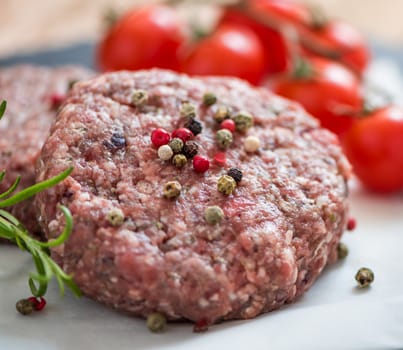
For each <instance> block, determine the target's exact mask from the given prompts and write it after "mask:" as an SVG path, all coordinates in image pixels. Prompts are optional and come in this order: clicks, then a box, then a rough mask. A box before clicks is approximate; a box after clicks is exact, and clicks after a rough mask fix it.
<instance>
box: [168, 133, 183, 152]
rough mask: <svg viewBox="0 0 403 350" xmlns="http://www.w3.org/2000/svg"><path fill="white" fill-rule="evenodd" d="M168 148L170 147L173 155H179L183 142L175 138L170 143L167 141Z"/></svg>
mask: <svg viewBox="0 0 403 350" xmlns="http://www.w3.org/2000/svg"><path fill="white" fill-rule="evenodd" d="M168 146H169V147H171V149H172V152H174V153H175V154H176V153H181V152H182V148H183V141H182V140H181V139H180V138H178V137H175V138H173V139H172V140H171V141H169V143H168Z"/></svg>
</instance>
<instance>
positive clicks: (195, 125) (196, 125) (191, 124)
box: [185, 118, 203, 135]
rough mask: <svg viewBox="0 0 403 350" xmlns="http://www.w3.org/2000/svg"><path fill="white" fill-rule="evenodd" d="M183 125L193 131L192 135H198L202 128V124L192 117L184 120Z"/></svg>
mask: <svg viewBox="0 0 403 350" xmlns="http://www.w3.org/2000/svg"><path fill="white" fill-rule="evenodd" d="M185 127H187V128H188V129H189V130H190V131H191V132H192V133H193V135H198V134H200V133H201V132H202V130H203V126H202V124H201V123H200V122H199V121H198V120H196V119H193V118H190V119H189V120H188V121H187V122H186V124H185Z"/></svg>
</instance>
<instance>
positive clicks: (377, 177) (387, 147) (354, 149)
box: [343, 106, 403, 193]
mask: <svg viewBox="0 0 403 350" xmlns="http://www.w3.org/2000/svg"><path fill="white" fill-rule="evenodd" d="M343 145H344V149H345V152H346V155H347V157H348V158H349V160H350V162H351V164H352V165H353V169H354V171H355V173H356V175H357V176H358V178H359V179H360V180H361V181H362V183H363V184H364V185H366V186H367V187H368V188H370V189H372V190H374V191H377V192H383V193H387V192H393V191H400V190H402V189H403V109H402V108H401V107H395V106H389V107H386V108H384V109H380V110H378V111H375V112H373V113H372V114H370V115H369V116H365V117H362V118H360V119H357V120H356V121H355V122H354V124H353V126H352V127H351V129H350V130H349V131H348V132H347V133H346V135H345V138H344V140H343Z"/></svg>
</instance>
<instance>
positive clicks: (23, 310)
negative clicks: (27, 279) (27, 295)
mask: <svg viewBox="0 0 403 350" xmlns="http://www.w3.org/2000/svg"><path fill="white" fill-rule="evenodd" d="M15 307H16V309H17V311H18V312H19V313H20V314H21V315H29V314H31V313H32V311H34V305H33V304H32V303H31V302H30V301H29V300H28V299H21V300H18V301H17V303H16V304H15Z"/></svg>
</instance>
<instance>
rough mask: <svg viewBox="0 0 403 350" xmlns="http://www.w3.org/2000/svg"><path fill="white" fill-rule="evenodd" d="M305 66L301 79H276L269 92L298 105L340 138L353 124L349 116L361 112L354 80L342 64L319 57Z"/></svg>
mask: <svg viewBox="0 0 403 350" xmlns="http://www.w3.org/2000/svg"><path fill="white" fill-rule="evenodd" d="M308 65H309V66H310V67H311V68H310V69H308V70H307V74H306V75H305V76H304V75H303V76H302V77H298V76H297V75H294V76H293V75H291V76H289V75H288V76H283V77H280V78H277V79H276V80H275V81H274V82H273V90H274V92H275V93H277V94H279V95H281V96H284V97H287V98H290V99H292V100H295V101H297V102H299V103H300V104H301V105H302V106H303V107H304V108H305V109H306V110H307V111H308V112H309V113H310V114H312V115H313V116H314V117H316V118H317V119H319V120H320V122H321V125H322V126H323V127H325V128H327V129H329V130H331V131H333V132H334V133H336V134H337V135H339V136H342V135H343V134H344V133H345V132H346V131H347V130H348V129H349V128H350V127H351V125H352V124H353V122H354V119H353V118H352V117H351V116H352V115H356V114H358V113H360V111H361V107H362V98H361V92H360V84H359V81H358V78H357V77H356V76H355V75H354V74H353V73H352V72H350V71H349V70H348V69H347V68H345V67H344V66H343V65H340V64H338V63H336V62H334V61H330V60H326V59H323V58H314V59H311V60H310V61H309V63H308ZM295 74H300V73H298V72H296V73H295Z"/></svg>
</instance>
